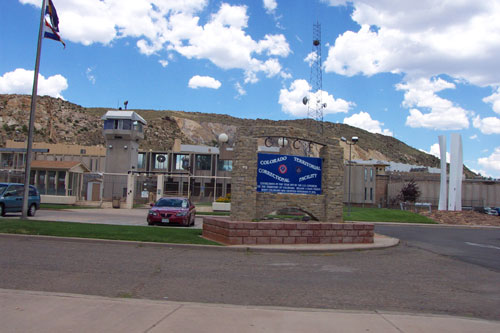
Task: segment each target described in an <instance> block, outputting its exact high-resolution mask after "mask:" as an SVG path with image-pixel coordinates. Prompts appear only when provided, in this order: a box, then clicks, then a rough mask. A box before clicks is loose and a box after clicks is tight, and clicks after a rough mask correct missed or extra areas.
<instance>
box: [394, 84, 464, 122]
mask: <svg viewBox="0 0 500 333" xmlns="http://www.w3.org/2000/svg"><path fill="white" fill-rule="evenodd" d="M454 88H455V84H453V83H451V82H448V81H445V80H443V79H441V78H437V79H436V78H434V79H431V80H428V79H422V78H421V79H416V80H412V81H408V82H406V83H400V84H397V85H396V89H397V90H404V91H405V96H404V101H403V106H404V107H406V108H409V109H410V115H409V116H408V117H407V118H406V125H408V126H410V127H424V128H431V129H436V130H437V129H439V130H459V129H464V128H468V127H469V119H468V117H467V116H468V114H469V112H468V111H466V110H464V109H463V108H461V107H459V106H457V105H454V104H453V103H452V102H451V101H449V100H447V99H444V98H441V97H439V96H438V95H437V94H436V93H437V92H439V91H441V90H444V89H454ZM421 109H423V110H426V111H429V112H427V113H423V112H422V111H421Z"/></svg>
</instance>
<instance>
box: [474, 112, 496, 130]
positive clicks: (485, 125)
mask: <svg viewBox="0 0 500 333" xmlns="http://www.w3.org/2000/svg"><path fill="white" fill-rule="evenodd" d="M472 124H473V125H474V127H475V128H478V129H479V130H480V131H481V133H483V134H500V118H496V117H486V118H483V119H481V117H480V116H476V117H475V118H474V120H473V122H472Z"/></svg>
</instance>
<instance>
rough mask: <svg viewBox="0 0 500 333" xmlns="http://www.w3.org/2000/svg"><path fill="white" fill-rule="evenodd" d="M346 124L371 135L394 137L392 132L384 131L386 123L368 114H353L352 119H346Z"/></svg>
mask: <svg viewBox="0 0 500 333" xmlns="http://www.w3.org/2000/svg"><path fill="white" fill-rule="evenodd" d="M344 124H348V125H351V126H355V127H359V128H362V129H364V130H366V131H368V132H371V133H378V134H383V135H388V136H392V135H393V134H392V132H391V131H390V130H388V129H382V126H383V125H384V123H382V122H380V121H378V120H375V119H372V117H371V116H370V114H369V113H368V112H363V111H361V112H360V113H357V114H353V115H352V116H351V117H347V118H344Z"/></svg>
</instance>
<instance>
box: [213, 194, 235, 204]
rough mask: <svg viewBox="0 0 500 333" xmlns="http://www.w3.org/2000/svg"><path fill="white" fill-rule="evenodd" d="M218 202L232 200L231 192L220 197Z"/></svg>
mask: <svg viewBox="0 0 500 333" xmlns="http://www.w3.org/2000/svg"><path fill="white" fill-rule="evenodd" d="M215 201H216V202H231V193H228V194H226V196H225V197H218V198H217V200H215Z"/></svg>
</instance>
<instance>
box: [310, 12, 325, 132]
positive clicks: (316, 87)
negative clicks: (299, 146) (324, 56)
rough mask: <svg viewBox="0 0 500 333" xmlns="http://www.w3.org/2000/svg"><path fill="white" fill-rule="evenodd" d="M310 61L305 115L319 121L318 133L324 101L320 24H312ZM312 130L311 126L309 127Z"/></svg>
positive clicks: (321, 121) (321, 125)
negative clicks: (309, 94)
mask: <svg viewBox="0 0 500 333" xmlns="http://www.w3.org/2000/svg"><path fill="white" fill-rule="evenodd" d="M312 55H313V57H312V62H311V77H310V82H309V83H310V85H311V88H312V92H311V97H310V99H309V100H308V103H307V117H308V118H311V119H313V120H316V121H317V122H319V130H320V133H321V134H322V133H323V109H324V108H325V107H326V103H323V101H322V96H321V95H322V91H323V75H322V66H321V24H320V23H319V22H316V23H315V24H313V42H312ZM311 130H312V128H311Z"/></svg>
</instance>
